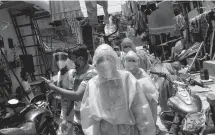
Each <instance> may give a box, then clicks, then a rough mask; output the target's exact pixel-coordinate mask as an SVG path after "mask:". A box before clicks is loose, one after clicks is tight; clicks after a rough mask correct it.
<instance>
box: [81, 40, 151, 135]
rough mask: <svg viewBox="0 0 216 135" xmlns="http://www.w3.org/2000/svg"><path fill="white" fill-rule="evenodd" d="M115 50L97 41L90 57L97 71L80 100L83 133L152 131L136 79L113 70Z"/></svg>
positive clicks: (115, 134)
mask: <svg viewBox="0 0 216 135" xmlns="http://www.w3.org/2000/svg"><path fill="white" fill-rule="evenodd" d="M116 58H117V54H116V53H115V52H114V50H113V49H112V48H111V47H110V46H109V45H106V44H103V45H100V46H99V47H98V48H97V49H96V51H95V55H94V58H93V64H94V66H95V67H96V69H97V71H98V73H99V74H98V75H97V76H95V77H93V78H92V79H91V80H90V81H89V82H88V85H87V88H86V90H85V94H84V97H83V100H82V104H81V124H82V128H83V131H84V133H85V135H122V134H124V135H155V126H154V120H153V117H152V114H151V110H150V107H149V104H148V101H147V100H146V98H145V96H144V95H143V93H142V92H141V87H140V85H139V83H138V81H137V79H136V78H135V77H134V76H133V75H132V74H131V73H129V72H128V71H123V70H117V66H116V61H117V60H116Z"/></svg>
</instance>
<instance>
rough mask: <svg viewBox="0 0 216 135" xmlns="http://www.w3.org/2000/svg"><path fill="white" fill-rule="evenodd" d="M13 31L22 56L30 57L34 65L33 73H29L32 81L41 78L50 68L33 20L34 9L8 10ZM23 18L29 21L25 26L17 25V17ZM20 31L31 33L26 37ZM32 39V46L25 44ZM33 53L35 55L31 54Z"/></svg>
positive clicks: (35, 22) (36, 25)
mask: <svg viewBox="0 0 216 135" xmlns="http://www.w3.org/2000/svg"><path fill="white" fill-rule="evenodd" d="M9 13H10V16H11V19H12V22H13V26H14V29H15V31H16V34H17V37H18V40H19V44H20V48H21V50H22V53H23V55H29V54H30V55H32V57H33V64H34V70H35V71H34V72H32V73H30V76H31V79H32V81H34V80H37V79H38V78H40V77H41V76H44V75H45V72H46V70H47V69H49V67H50V62H49V61H48V58H47V55H46V51H45V47H44V44H43V41H42V38H41V36H40V31H39V27H38V24H37V21H36V20H35V19H34V9H33V8H28V9H25V10H24V11H22V12H18V13H17V12H14V11H11V10H9ZM21 16H25V18H28V19H29V21H28V23H26V24H19V21H18V19H17V18H18V17H21ZM21 29H23V30H27V29H31V30H30V31H31V33H30V34H27V35H23V34H22V32H21ZM29 37H32V40H33V44H29V43H26V42H25V41H27V38H28V39H29ZM32 50H33V52H35V54H31V53H32Z"/></svg>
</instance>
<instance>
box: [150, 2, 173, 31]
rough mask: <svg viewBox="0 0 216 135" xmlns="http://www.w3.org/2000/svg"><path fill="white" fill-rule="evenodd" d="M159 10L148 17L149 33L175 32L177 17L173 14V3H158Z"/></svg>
mask: <svg viewBox="0 0 216 135" xmlns="http://www.w3.org/2000/svg"><path fill="white" fill-rule="evenodd" d="M157 7H158V9H157V10H156V11H154V12H152V13H151V15H149V16H148V24H149V33H151V34H160V33H168V32H173V31H174V30H175V24H176V20H175V15H174V13H173V6H172V1H163V2H160V3H158V5H157Z"/></svg>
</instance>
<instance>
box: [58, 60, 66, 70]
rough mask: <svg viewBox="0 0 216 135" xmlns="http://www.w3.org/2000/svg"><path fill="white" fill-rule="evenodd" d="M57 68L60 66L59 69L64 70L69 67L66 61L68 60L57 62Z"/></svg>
mask: <svg viewBox="0 0 216 135" xmlns="http://www.w3.org/2000/svg"><path fill="white" fill-rule="evenodd" d="M57 66H58V67H59V69H60V70H61V69H63V68H64V67H66V66H67V61H66V60H65V61H63V60H60V61H58V62H57Z"/></svg>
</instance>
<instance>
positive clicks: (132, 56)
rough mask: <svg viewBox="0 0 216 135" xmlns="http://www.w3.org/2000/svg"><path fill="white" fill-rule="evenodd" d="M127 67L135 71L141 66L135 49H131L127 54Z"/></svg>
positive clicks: (128, 69)
mask: <svg viewBox="0 0 216 135" xmlns="http://www.w3.org/2000/svg"><path fill="white" fill-rule="evenodd" d="M124 64H125V69H126V70H127V71H130V72H133V71H135V70H137V69H138V68H139V57H138V56H137V54H136V53H135V52H133V51H129V52H128V53H127V54H126V56H125V62H124Z"/></svg>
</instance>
